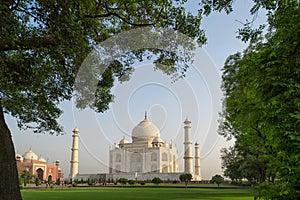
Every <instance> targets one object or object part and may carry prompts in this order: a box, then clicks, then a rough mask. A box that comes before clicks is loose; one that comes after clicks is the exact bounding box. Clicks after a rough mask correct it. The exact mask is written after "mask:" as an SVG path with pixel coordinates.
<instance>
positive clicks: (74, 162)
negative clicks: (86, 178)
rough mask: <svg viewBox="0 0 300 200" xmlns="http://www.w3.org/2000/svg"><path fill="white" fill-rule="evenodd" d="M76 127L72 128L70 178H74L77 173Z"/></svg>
mask: <svg viewBox="0 0 300 200" xmlns="http://www.w3.org/2000/svg"><path fill="white" fill-rule="evenodd" d="M78 133H79V131H78V129H77V128H75V129H74V130H73V135H72V137H73V144H72V149H71V150H72V157H71V161H70V162H71V170H70V178H71V179H72V181H73V179H74V177H75V176H76V175H77V174H78Z"/></svg>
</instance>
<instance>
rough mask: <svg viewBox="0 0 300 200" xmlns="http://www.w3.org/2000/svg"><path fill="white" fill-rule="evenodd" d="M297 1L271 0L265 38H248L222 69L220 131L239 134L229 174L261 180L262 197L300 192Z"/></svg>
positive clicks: (227, 162)
mask: <svg viewBox="0 0 300 200" xmlns="http://www.w3.org/2000/svg"><path fill="white" fill-rule="evenodd" d="M266 2H267V1H266ZM299 6H300V5H299V2H298V1H272V2H269V7H266V8H267V10H268V23H269V26H268V30H267V33H266V35H265V37H262V36H261V35H259V34H258V35H256V36H255V37H254V36H253V37H252V38H251V37H249V38H251V41H250V43H249V47H248V48H247V49H246V50H245V51H244V52H243V53H236V54H234V55H231V56H229V57H228V58H227V61H226V63H225V66H224V69H223V76H222V79H223V86H222V89H223V91H224V95H225V99H224V111H223V113H222V117H223V121H222V123H221V124H220V134H221V135H223V136H225V137H227V138H228V139H230V138H234V139H235V144H234V147H232V148H231V149H228V150H223V154H222V156H223V167H224V169H225V175H226V176H228V177H230V178H232V179H233V180H234V179H240V178H246V179H248V180H249V181H251V182H255V183H259V185H258V186H257V188H258V193H257V197H259V198H261V199H298V198H299V197H300V193H299V189H300V167H299V166H300V148H299V147H300V145H299V144H300V132H299V130H300V109H299V108H300V51H299V50H300V9H299ZM244 33H246V32H244ZM248 34H250V35H251V33H249V32H248ZM244 36H245V35H244ZM242 37H243V34H242Z"/></svg>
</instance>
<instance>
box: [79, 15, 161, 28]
mask: <svg viewBox="0 0 300 200" xmlns="http://www.w3.org/2000/svg"><path fill="white" fill-rule="evenodd" d="M110 16H115V17H117V18H119V19H121V20H122V21H123V22H125V23H126V24H130V25H132V26H153V25H155V23H145V24H138V23H132V22H130V21H128V20H126V19H125V18H124V17H122V16H121V15H119V14H117V13H113V12H108V13H105V14H101V15H89V14H84V17H88V18H104V17H110Z"/></svg>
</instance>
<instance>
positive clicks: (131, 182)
mask: <svg viewBox="0 0 300 200" xmlns="http://www.w3.org/2000/svg"><path fill="white" fill-rule="evenodd" d="M128 184H129V185H134V184H136V181H135V180H129V181H128Z"/></svg>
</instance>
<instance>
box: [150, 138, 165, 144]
mask: <svg viewBox="0 0 300 200" xmlns="http://www.w3.org/2000/svg"><path fill="white" fill-rule="evenodd" d="M152 143H163V140H162V139H161V138H160V137H155V138H154V139H153V141H152Z"/></svg>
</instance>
